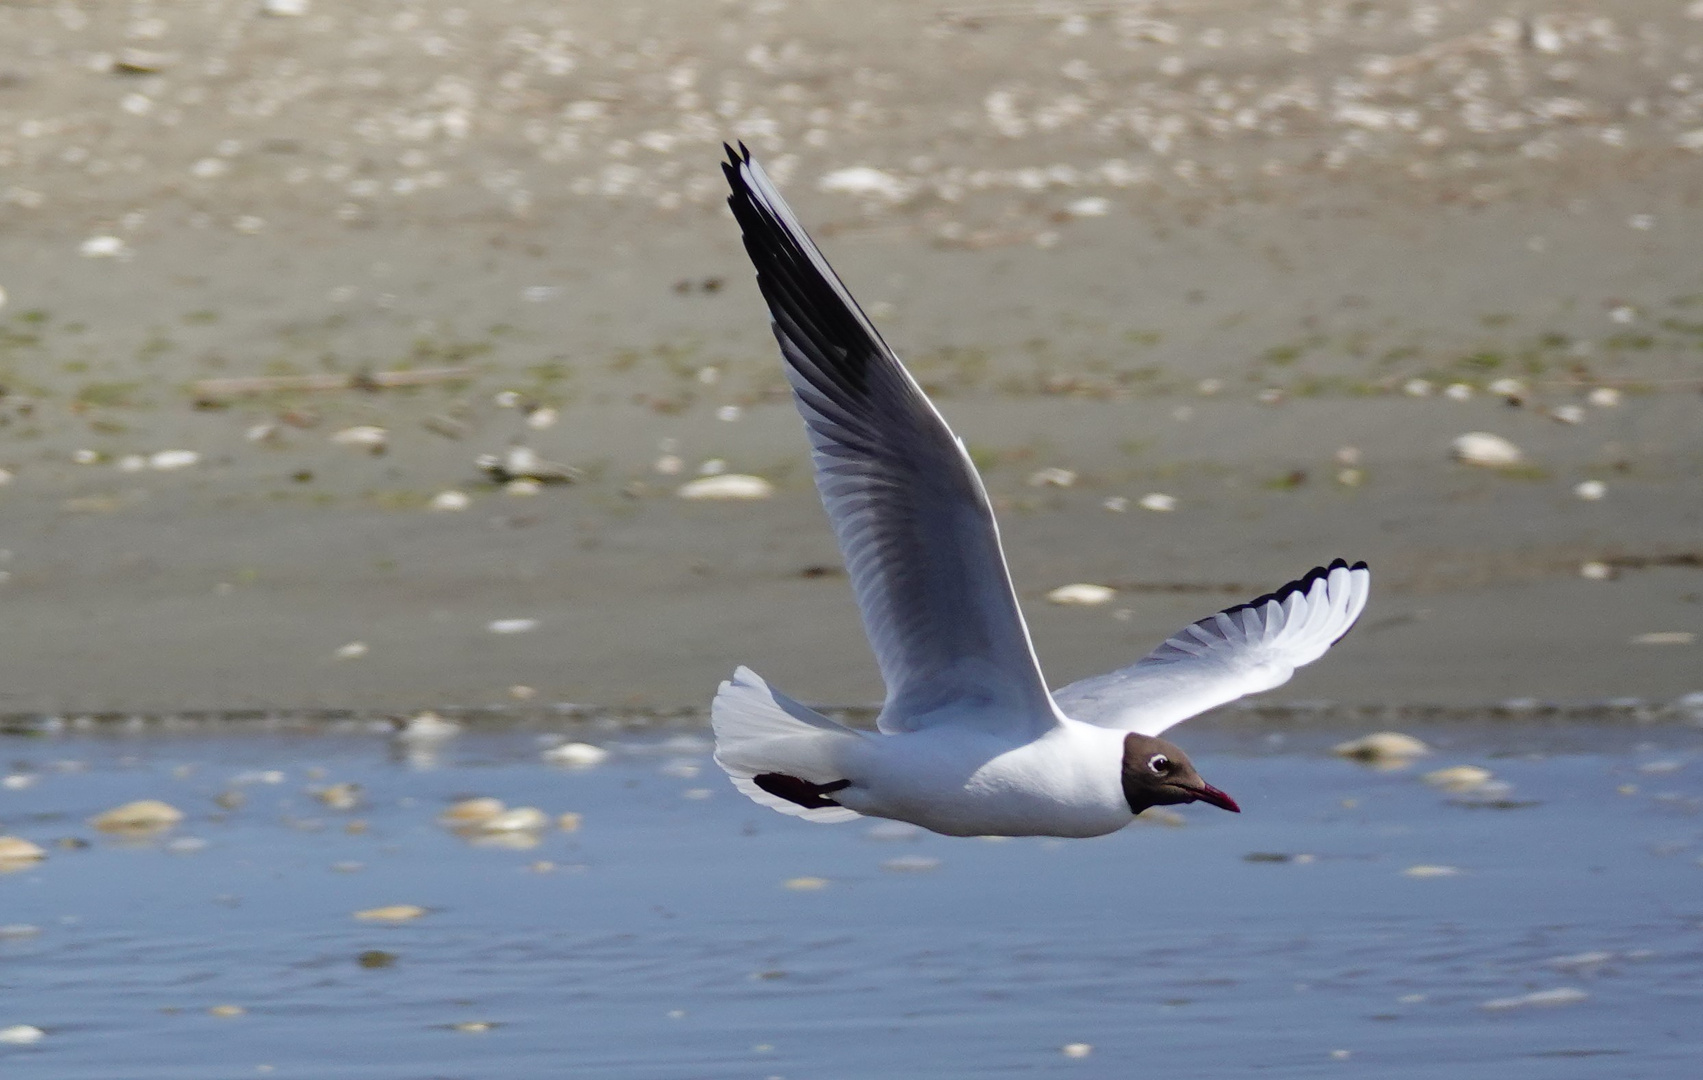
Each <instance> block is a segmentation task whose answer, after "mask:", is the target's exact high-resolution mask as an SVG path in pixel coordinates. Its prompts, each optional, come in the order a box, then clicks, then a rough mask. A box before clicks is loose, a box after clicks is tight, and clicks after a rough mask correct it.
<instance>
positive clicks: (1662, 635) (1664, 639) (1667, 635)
mask: <svg viewBox="0 0 1703 1080" xmlns="http://www.w3.org/2000/svg"><path fill="white" fill-rule="evenodd" d="M1696 641H1697V635H1696V634H1694V633H1692V632H1691V631H1689V630H1652V631H1650V632H1649V633H1647V634H1639V635H1638V636H1637V637H1635V638H1633V639H1632V644H1634V645H1692V644H1695V643H1696Z"/></svg>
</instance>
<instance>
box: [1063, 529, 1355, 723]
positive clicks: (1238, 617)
mask: <svg viewBox="0 0 1703 1080" xmlns="http://www.w3.org/2000/svg"><path fill="white" fill-rule="evenodd" d="M1371 581H1372V575H1371V572H1370V571H1369V570H1367V569H1366V564H1365V563H1356V564H1354V565H1353V566H1349V565H1348V564H1347V563H1346V562H1343V561H1342V560H1341V559H1338V560H1337V561H1336V562H1333V563H1331V564H1330V565H1329V566H1327V567H1318V568H1316V569H1314V570H1312V571H1310V572H1309V573H1307V574H1306V575H1305V576H1304V577H1302V578H1300V579H1298V580H1296V581H1291V582H1290V583H1289V584H1287V585H1285V586H1283V587H1282V588H1280V589H1278V590H1277V591H1276V592H1273V593H1268V594H1267V595H1265V596H1262V597H1260V598H1258V599H1257V600H1253V601H1251V602H1249V603H1246V604H1238V605H1236V606H1235V607H1232V608H1227V609H1225V610H1224V611H1220V612H1218V613H1217V614H1216V615H1210V616H1208V617H1207V618H1204V619H1201V620H1200V621H1199V622H1196V623H1192V624H1190V625H1189V626H1186V627H1184V628H1183V629H1182V631H1180V632H1179V633H1177V634H1176V635H1174V636H1173V637H1171V638H1169V639H1168V640H1167V641H1166V642H1165V643H1164V644H1163V645H1161V646H1159V647H1158V648H1157V649H1155V650H1153V652H1151V653H1149V654H1148V655H1147V656H1145V657H1143V658H1142V659H1140V660H1138V661H1137V662H1135V663H1134V664H1131V665H1130V666H1129V667H1126V668H1121V669H1119V670H1117V671H1113V672H1109V673H1107V674H1105V675H1095V676H1093V677H1091V678H1087V679H1082V680H1080V681H1078V682H1073V683H1071V684H1070V685H1069V686H1066V687H1063V688H1061V689H1059V690H1056V691H1054V692H1053V700H1054V701H1056V702H1057V703H1058V707H1059V709H1060V710H1061V711H1062V712H1063V713H1064V714H1065V715H1066V716H1069V717H1071V718H1072V719H1074V720H1081V721H1084V722H1086V723H1090V724H1098V725H1100V726H1101V727H1109V728H1118V729H1121V730H1125V731H1135V732H1139V733H1141V734H1143V735H1158V734H1159V733H1160V732H1162V731H1164V730H1165V729H1166V728H1169V727H1171V726H1172V725H1173V724H1177V723H1179V722H1181V721H1183V720H1187V719H1188V718H1189V717H1191V716H1195V715H1198V714H1200V713H1203V712H1205V711H1206V710H1208V709H1211V708H1215V707H1217V706H1219V705H1223V704H1225V703H1226V702H1230V701H1234V700H1236V699H1237V698H1239V697H1242V696H1244V695H1247V694H1256V693H1259V692H1260V691H1262V690H1270V689H1272V688H1273V687H1277V686H1282V685H1283V684H1284V683H1286V682H1288V681H1289V679H1290V676H1292V675H1294V674H1295V669H1296V668H1298V667H1302V666H1303V665H1306V664H1310V663H1312V662H1313V661H1314V660H1317V659H1318V658H1319V657H1321V656H1323V655H1324V654H1325V650H1327V649H1329V648H1330V647H1331V646H1332V645H1334V644H1335V643H1336V642H1337V641H1339V640H1341V638H1342V636H1343V635H1344V634H1346V633H1348V631H1349V628H1350V627H1352V626H1353V625H1354V620H1356V619H1358V618H1359V617H1360V612H1361V611H1362V610H1363V609H1364V608H1365V606H1366V596H1367V592H1368V590H1369V589H1370V587H1371Z"/></svg>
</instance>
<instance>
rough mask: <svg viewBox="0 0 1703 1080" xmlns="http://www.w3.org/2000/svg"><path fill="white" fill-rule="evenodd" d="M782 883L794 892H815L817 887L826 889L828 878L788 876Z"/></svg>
mask: <svg viewBox="0 0 1703 1080" xmlns="http://www.w3.org/2000/svg"><path fill="white" fill-rule="evenodd" d="M781 884H783V885H784V886H786V887H787V888H789V889H791V890H792V891H793V892H814V891H815V890H817V889H826V888H827V887H828V879H827V878H825V877H795V878H787V879H786V880H785V881H784V882H782V883H781Z"/></svg>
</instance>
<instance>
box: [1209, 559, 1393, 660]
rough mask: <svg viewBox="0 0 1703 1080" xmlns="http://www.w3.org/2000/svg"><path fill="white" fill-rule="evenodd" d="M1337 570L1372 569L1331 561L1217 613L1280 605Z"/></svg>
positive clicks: (1232, 613) (1345, 560)
mask: <svg viewBox="0 0 1703 1080" xmlns="http://www.w3.org/2000/svg"><path fill="white" fill-rule="evenodd" d="M1337 570H1347V571H1348V572H1349V573H1351V574H1352V573H1354V572H1355V571H1357V570H1364V571H1365V572H1367V573H1371V572H1372V568H1371V567H1369V566H1367V565H1366V563H1365V560H1361V561H1359V562H1356V563H1353V564H1352V565H1350V563H1349V562H1348V560H1347V559H1332V560H1331V561H1330V563H1329V564H1328V565H1325V566H1315V567H1313V568H1312V569H1311V570H1309V571H1307V572H1306V573H1305V574H1302V575H1301V576H1300V577H1298V578H1296V579H1295V580H1294V581H1291V582H1288V583H1287V584H1284V585H1279V586H1278V587H1277V588H1275V589H1273V590H1272V591H1271V592H1268V593H1266V594H1265V595H1264V596H1256V597H1254V598H1253V599H1252V600H1249V601H1248V602H1247V603H1245V604H1235V605H1233V606H1231V607H1227V608H1225V609H1224V610H1223V611H1221V612H1219V614H1220V615H1234V614H1235V613H1236V612H1238V611H1245V610H1247V609H1248V608H1257V607H1263V606H1264V605H1266V604H1269V603H1271V602H1273V601H1276V602H1277V603H1280V604H1281V603H1282V602H1283V601H1285V600H1287V599H1289V598H1290V597H1291V596H1294V595H1295V594H1296V593H1304V592H1307V591H1309V590H1311V589H1312V587H1313V585H1314V584H1315V583H1316V582H1318V581H1319V580H1321V579H1323V578H1327V577H1329V576H1330V575H1331V574H1332V573H1334V572H1335V571H1337ZM1337 640H1339V641H1340V640H1341V638H1338V639H1337Z"/></svg>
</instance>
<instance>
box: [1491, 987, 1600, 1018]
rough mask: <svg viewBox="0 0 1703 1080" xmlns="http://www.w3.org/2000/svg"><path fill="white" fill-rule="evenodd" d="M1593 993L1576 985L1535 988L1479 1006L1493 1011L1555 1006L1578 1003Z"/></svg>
mask: <svg viewBox="0 0 1703 1080" xmlns="http://www.w3.org/2000/svg"><path fill="white" fill-rule="evenodd" d="M1590 996H1591V995H1589V994H1587V993H1585V992H1584V991H1583V990H1580V989H1579V988H1578V987H1576V986H1557V987H1556V988H1555V989H1553V990H1535V991H1533V992H1532V993H1529V994H1521V995H1519V996H1518V997H1505V998H1495V999H1493V1000H1491V1001H1486V1002H1485V1003H1484V1004H1483V1005H1481V1006H1479V1008H1482V1009H1489V1010H1491V1011H1492V1012H1496V1011H1500V1010H1503V1009H1525V1008H1530V1007H1533V1006H1537V1007H1553V1006H1556V1005H1577V1004H1578V1003H1579V1002H1581V1001H1584V1000H1585V999H1586V998H1588V997H1590Z"/></svg>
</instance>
